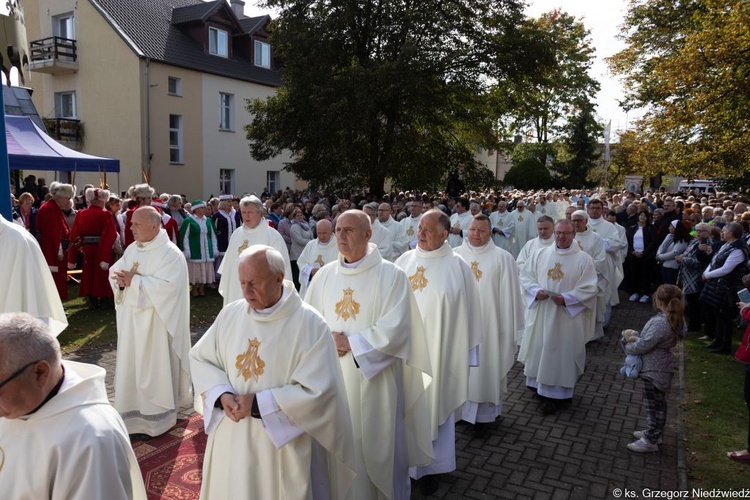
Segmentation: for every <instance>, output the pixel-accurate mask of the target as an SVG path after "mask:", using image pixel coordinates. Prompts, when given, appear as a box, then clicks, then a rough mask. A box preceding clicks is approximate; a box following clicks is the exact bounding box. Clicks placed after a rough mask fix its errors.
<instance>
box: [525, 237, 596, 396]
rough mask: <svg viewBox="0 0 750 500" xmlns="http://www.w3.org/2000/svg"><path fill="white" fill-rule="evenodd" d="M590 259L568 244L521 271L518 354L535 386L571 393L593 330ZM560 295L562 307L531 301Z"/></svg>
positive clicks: (593, 289) (554, 248) (533, 260)
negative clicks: (522, 323)
mask: <svg viewBox="0 0 750 500" xmlns="http://www.w3.org/2000/svg"><path fill="white" fill-rule="evenodd" d="M596 283H597V280H596V270H595V269H594V263H593V261H592V259H591V257H590V256H589V255H588V254H586V253H585V252H583V251H581V249H580V248H579V247H578V245H577V244H576V242H575V241H574V242H573V244H572V245H571V246H570V248H567V249H558V248H557V246H555V245H551V246H549V247H545V248H543V249H541V250H539V251H537V252H535V253H534V254H532V256H531V257H530V258H529V260H527V261H526V263H525V264H524V266H523V268H522V269H521V286H522V287H523V289H524V290H525V291H526V294H527V301H528V303H529V314H528V315H527V319H526V329H525V331H524V334H523V339H522V341H521V348H520V350H519V352H518V361H520V362H521V363H523V364H524V374H525V375H526V376H527V377H531V378H535V379H536V380H537V381H538V382H539V383H540V384H544V385H547V386H558V387H566V388H573V387H575V383H576V381H577V380H578V377H579V376H580V375H581V374H582V373H583V370H584V367H585V364H586V342H587V341H588V337H589V336H590V332H591V331H593V329H594V320H595V311H594V308H595V307H596V293H597V284H596ZM540 289H541V290H547V291H550V292H554V293H559V294H562V295H563V297H564V298H565V303H566V306H565V307H563V306H558V305H556V304H555V303H554V302H553V301H552V299H546V300H542V301H539V300H536V299H535V296H536V292H537V290H540Z"/></svg>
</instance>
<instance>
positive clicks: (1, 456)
mask: <svg viewBox="0 0 750 500" xmlns="http://www.w3.org/2000/svg"><path fill="white" fill-rule="evenodd" d="M4 465H5V451H4V450H3V447H2V446H0V471H1V470H3V466H4Z"/></svg>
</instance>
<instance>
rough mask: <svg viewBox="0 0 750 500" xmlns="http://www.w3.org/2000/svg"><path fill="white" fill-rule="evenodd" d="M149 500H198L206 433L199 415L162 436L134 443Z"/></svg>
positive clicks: (180, 422)
mask: <svg viewBox="0 0 750 500" xmlns="http://www.w3.org/2000/svg"><path fill="white" fill-rule="evenodd" d="M133 450H134V451H135V456H136V457H138V464H139V465H140V466H141V473H142V474H143V482H145V483H146V493H147V494H148V498H149V500H152V499H153V500H156V499H161V498H179V499H185V500H190V499H197V498H198V497H199V494H200V489H201V470H202V467H203V453H204V452H205V451H206V434H205V433H204V432H203V419H202V418H201V417H200V415H195V416H192V417H190V418H189V419H188V420H181V421H179V422H177V425H176V426H175V427H174V428H173V429H172V430H170V431H169V432H167V433H166V434H163V435H161V436H158V437H155V438H152V439H149V440H146V441H141V440H135V441H133Z"/></svg>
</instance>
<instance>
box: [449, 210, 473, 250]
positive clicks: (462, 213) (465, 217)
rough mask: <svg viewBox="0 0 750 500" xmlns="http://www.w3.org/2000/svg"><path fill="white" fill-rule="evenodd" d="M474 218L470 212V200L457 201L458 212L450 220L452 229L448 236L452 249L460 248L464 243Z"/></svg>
mask: <svg viewBox="0 0 750 500" xmlns="http://www.w3.org/2000/svg"><path fill="white" fill-rule="evenodd" d="M472 217H474V216H473V215H471V212H470V211H469V200H467V199H466V198H459V199H458V201H456V211H455V212H454V213H453V215H451V219H450V221H451V228H450V232H449V235H448V244H449V245H450V246H451V248H458V247H460V246H461V244H462V243H463V242H464V237H465V236H466V234H465V231H468V229H469V224H471V219H472Z"/></svg>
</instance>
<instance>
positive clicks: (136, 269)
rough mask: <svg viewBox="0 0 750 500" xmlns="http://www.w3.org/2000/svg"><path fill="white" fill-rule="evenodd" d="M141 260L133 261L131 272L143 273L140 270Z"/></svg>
mask: <svg viewBox="0 0 750 500" xmlns="http://www.w3.org/2000/svg"><path fill="white" fill-rule="evenodd" d="M140 265H141V263H140V262H133V267H131V268H130V272H131V273H133V274H137V275H138V276H140V275H141V273H139V272H138V266H140Z"/></svg>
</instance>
